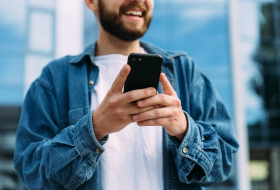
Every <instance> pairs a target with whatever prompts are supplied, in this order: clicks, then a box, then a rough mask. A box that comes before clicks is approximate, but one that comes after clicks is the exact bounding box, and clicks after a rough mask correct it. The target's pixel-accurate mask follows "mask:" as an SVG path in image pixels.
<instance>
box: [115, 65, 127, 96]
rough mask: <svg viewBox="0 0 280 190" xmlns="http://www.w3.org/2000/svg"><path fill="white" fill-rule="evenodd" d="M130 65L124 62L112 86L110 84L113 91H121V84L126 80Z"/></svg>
mask: <svg viewBox="0 0 280 190" xmlns="http://www.w3.org/2000/svg"><path fill="white" fill-rule="evenodd" d="M130 70H131V68H130V66H129V65H128V64H125V65H124V66H123V67H122V69H121V71H120V72H119V74H118V76H117V78H116V79H115V81H114V82H113V84H112V86H111V89H110V90H111V91H113V92H120V91H122V88H123V85H124V83H125V81H126V78H127V76H128V74H129V73H130Z"/></svg>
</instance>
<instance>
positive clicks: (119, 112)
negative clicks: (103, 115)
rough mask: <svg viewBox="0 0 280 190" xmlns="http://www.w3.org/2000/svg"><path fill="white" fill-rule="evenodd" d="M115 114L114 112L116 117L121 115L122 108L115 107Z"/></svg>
mask: <svg viewBox="0 0 280 190" xmlns="http://www.w3.org/2000/svg"><path fill="white" fill-rule="evenodd" d="M115 114H116V116H117V117H121V116H122V115H123V110H121V109H117V110H116V111H115Z"/></svg>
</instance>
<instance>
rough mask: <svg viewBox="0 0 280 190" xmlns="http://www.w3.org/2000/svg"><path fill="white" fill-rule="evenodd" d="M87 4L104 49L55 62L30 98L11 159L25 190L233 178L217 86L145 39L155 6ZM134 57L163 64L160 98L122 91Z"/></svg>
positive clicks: (188, 185) (231, 139)
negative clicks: (147, 55)
mask: <svg viewBox="0 0 280 190" xmlns="http://www.w3.org/2000/svg"><path fill="white" fill-rule="evenodd" d="M85 3H86V5H87V7H88V8H89V9H91V10H92V11H94V13H95V15H96V17H97V20H98V23H99V38H98V40H97V42H96V43H94V44H92V45H90V46H89V47H87V48H86V49H85V51H84V52H83V53H81V54H80V55H77V56H65V57H63V58H61V59H58V60H54V61H53V62H51V63H49V64H48V65H47V66H46V67H45V68H44V69H43V71H42V74H41V76H40V77H39V78H38V79H36V81H34V83H33V84H32V85H31V87H30V89H29V91H28V93H27V94H26V97H25V101H24V104H23V107H22V114H21V119H20V122H19V126H18V131H17V139H16V149H15V156H14V166H15V169H16V171H17V173H18V175H19V177H20V179H21V182H22V183H23V186H24V187H25V188H27V189H86V190H87V189H92V190H97V189H98V190H99V189H104V190H113V189H114V190H115V189H124V190H147V189H152V190H162V189H171V190H181V189H188V190H190V189H203V188H204V186H209V185H213V184H215V183H218V182H220V181H223V180H225V179H227V177H228V175H229V173H230V170H231V168H232V161H233V160H232V159H233V153H234V152H236V151H237V149H238V142H237V140H236V136H235V132H234V127H233V125H232V121H231V118H230V116H229V115H228V112H227V110H226V108H225V106H224V104H223V102H222V100H221V99H220V97H219V95H218V94H217V92H216V91H215V89H214V87H213V85H212V84H211V82H210V81H209V80H208V79H207V77H206V76H205V75H204V74H203V73H201V72H200V71H199V70H198V69H197V67H196V65H195V64H194V62H193V61H192V59H191V58H190V57H189V56H188V55H187V54H186V53H184V52H166V51H164V50H161V49H159V48H158V47H156V46H154V45H152V44H150V43H146V42H140V41H139V38H140V37H142V36H143V35H144V34H145V32H146V31H147V29H148V28H149V25H150V23H151V20H152V11H153V7H154V2H153V0H85ZM130 53H143V54H145V53H151V54H160V55H161V56H162V57H163V66H162V72H163V73H161V75H160V78H159V79H160V83H161V85H160V86H159V90H158V92H156V90H155V89H154V88H146V89H140V90H133V91H130V92H127V93H122V88H123V85H124V82H125V80H126V78H127V76H128V74H129V72H130V67H129V66H128V65H127V64H126V62H127V57H128V55H129V54H130ZM133 101H136V102H137V103H136V104H132V103H130V102H133Z"/></svg>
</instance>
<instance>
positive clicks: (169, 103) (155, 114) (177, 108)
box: [133, 73, 188, 141]
mask: <svg viewBox="0 0 280 190" xmlns="http://www.w3.org/2000/svg"><path fill="white" fill-rule="evenodd" d="M159 79H160V82H161V85H162V89H163V93H164V94H157V95H155V96H151V97H149V98H146V99H144V100H138V101H137V105H138V106H139V107H140V108H146V107H147V108H148V107H151V106H156V108H155V109H153V110H149V111H145V112H143V113H140V114H135V115H134V116H133V120H134V121H136V122H137V124H138V125H139V126H163V127H164V128H165V130H166V132H167V133H168V134H169V135H171V136H176V137H177V138H178V139H179V140H180V141H182V140H183V138H184V136H185V134H186V131H187V128H188V126H187V119H186V116H185V114H184V112H183V110H182V107H181V101H180V100H179V98H178V97H177V94H176V92H175V91H174V90H173V88H172V86H171V84H170V83H169V81H168V79H167V77H166V76H165V74H164V73H161V74H160V78H159Z"/></svg>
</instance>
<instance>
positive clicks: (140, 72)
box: [123, 53, 162, 93]
mask: <svg viewBox="0 0 280 190" xmlns="http://www.w3.org/2000/svg"><path fill="white" fill-rule="evenodd" d="M127 64H128V65H129V66H130V67H131V71H130V73H129V75H128V77H127V79H126V81H125V84H124V90H123V92H124V93H125V92H128V91H131V90H136V89H143V88H148V87H154V88H155V89H156V90H158V84H159V75H160V73H161V68H162V57H161V55H158V54H140V53H132V54H130V55H129V56H128V60H127Z"/></svg>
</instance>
